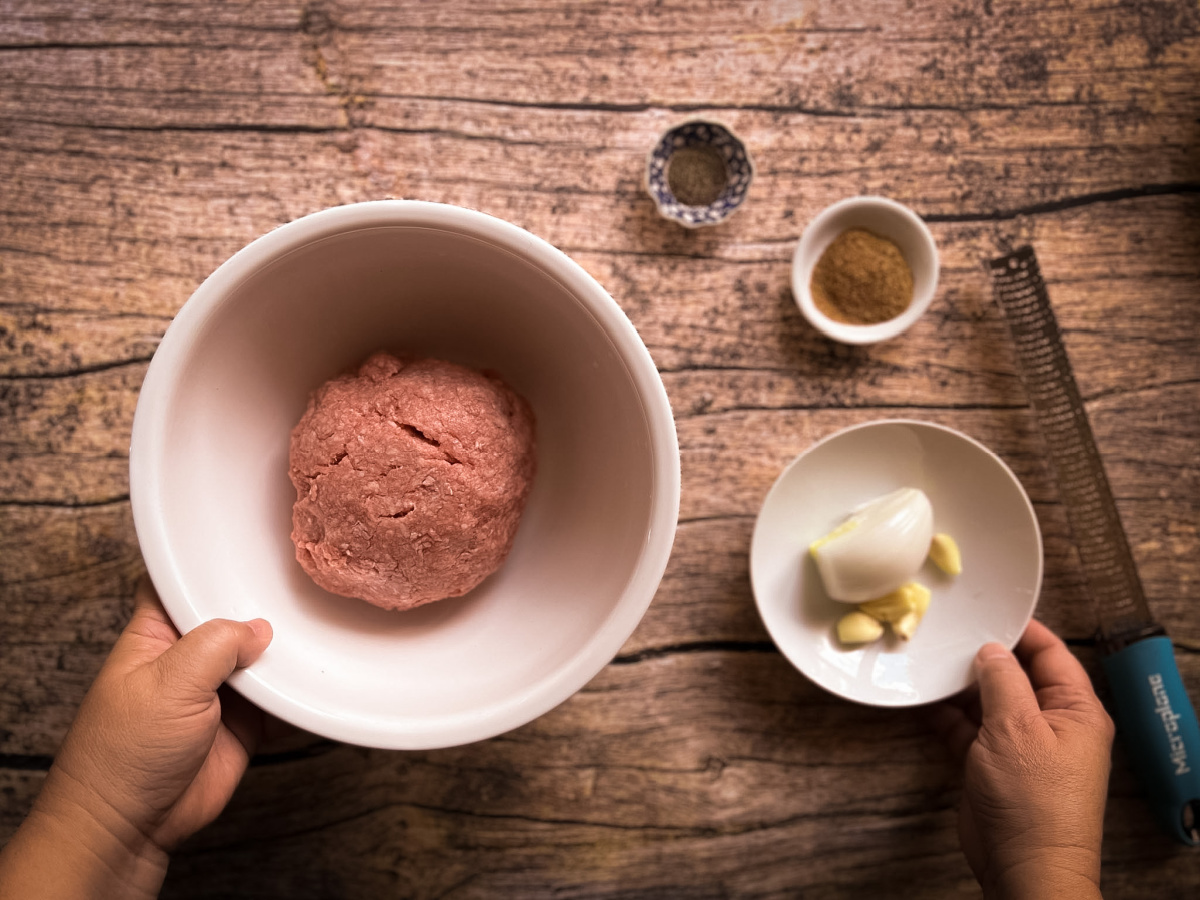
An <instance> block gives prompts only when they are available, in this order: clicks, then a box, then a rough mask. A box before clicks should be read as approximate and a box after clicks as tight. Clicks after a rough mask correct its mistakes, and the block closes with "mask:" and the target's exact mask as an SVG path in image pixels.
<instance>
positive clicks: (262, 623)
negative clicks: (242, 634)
mask: <svg viewBox="0 0 1200 900" xmlns="http://www.w3.org/2000/svg"><path fill="white" fill-rule="evenodd" d="M246 624H247V625H249V626H250V629H251V630H252V631H253V632H254V636H255V637H256V638H260V639H261V638H266V639H267V640H268V641H269V640H271V638H272V637H274V635H275V631H274V629H273V628H271V623H270V622H268V621H267V620H266V619H250V620H249V621H248V622H246Z"/></svg>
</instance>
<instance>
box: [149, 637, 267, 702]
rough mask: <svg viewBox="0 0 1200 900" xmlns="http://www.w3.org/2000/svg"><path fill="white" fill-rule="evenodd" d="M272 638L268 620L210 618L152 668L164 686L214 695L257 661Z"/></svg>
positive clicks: (172, 647) (166, 653) (168, 650)
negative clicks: (173, 686) (235, 672)
mask: <svg viewBox="0 0 1200 900" xmlns="http://www.w3.org/2000/svg"><path fill="white" fill-rule="evenodd" d="M272 636H273V632H272V631H271V624H270V623H269V622H267V620H266V619H251V620H250V621H249V622H234V621H231V620H230V619H211V620H210V621H208V622H204V623H203V624H201V625H198V626H196V627H195V628H193V629H192V630H191V631H189V632H188V633H187V634H185V635H184V636H183V637H181V638H180V639H179V640H178V641H176V642H175V643H174V644H173V645H172V646H171V647H170V648H168V649H167V650H166V651H164V652H163V654H162V655H161V656H159V657H158V659H156V660H155V661H154V663H153V665H154V667H155V669H156V670H157V674H158V676H159V678H160V679H161V680H162V682H163V683H166V684H176V685H179V686H180V687H183V688H186V689H191V690H194V691H197V692H198V693H213V692H214V691H216V689H217V688H219V687H220V686H221V685H222V684H224V683H225V680H226V679H227V678H228V677H229V676H230V675H232V674H233V672H234V670H235V669H241V668H244V667H245V666H248V665H250V663H252V662H254V661H255V660H256V659H258V657H259V656H261V655H262V652H263V651H264V650H266V649H267V645H268V644H269V643H271V637H272Z"/></svg>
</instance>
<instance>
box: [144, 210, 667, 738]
mask: <svg viewBox="0 0 1200 900" xmlns="http://www.w3.org/2000/svg"><path fill="white" fill-rule="evenodd" d="M378 349H388V350H392V351H401V352H411V353H417V354H421V355H429V356H436V357H440V358H443V359H449V360H451V361H454V362H459V363H463V364H466V365H470V366H475V367H478V368H484V369H493V370H496V371H498V372H499V373H501V375H502V376H503V377H504V378H505V380H507V381H508V382H509V384H511V385H512V386H513V387H514V388H515V389H516V390H517V391H519V392H520V393H521V394H523V395H524V396H525V398H526V399H527V400H528V401H529V403H530V404H531V405H532V407H533V410H534V413H535V414H536V416H537V442H538V446H537V449H538V473H537V478H536V481H535V483H534V487H533V491H532V493H531V495H530V498H529V503H528V506H527V507H526V511H525V514H524V517H523V519H522V521H521V526H520V530H519V532H518V535H517V539H516V544H515V546H514V547H513V550H512V553H511V555H510V556H509V558H508V560H507V561H506V563H505V564H504V566H503V567H502V568H501V570H500V571H499V572H497V573H496V574H495V575H493V576H492V577H490V578H489V579H487V580H486V581H485V582H484V583H483V584H482V585H481V586H480V587H478V588H477V589H476V590H474V591H472V592H471V593H470V594H468V595H466V596H465V597H461V598H457V599H451V600H444V601H441V602H439V603H434V604H431V605H429V606H426V607H421V608H419V609H416V610H412V611H409V612H402V613H395V612H386V611H384V610H381V609H377V608H375V607H373V606H369V605H368V604H366V603H363V602H361V601H359V600H352V599H346V598H343V597H337V596H334V595H332V594H328V593H326V592H325V591H323V590H321V589H320V588H318V587H317V586H316V585H315V584H314V583H313V582H312V581H311V580H310V579H309V577H308V576H307V575H306V574H305V573H304V571H303V570H302V569H301V568H300V566H299V565H298V564H297V562H296V560H295V554H294V549H293V546H292V542H291V539H290V532H291V509H292V503H293V501H294V499H295V491H294V489H293V488H292V485H291V483H290V482H289V480H288V474H287V468H288V466H287V454H288V437H289V432H290V431H291V429H292V427H293V425H295V423H296V422H297V420H298V419H299V418H300V415H301V413H302V412H303V411H304V407H305V402H306V399H307V397H308V395H309V392H310V391H312V390H313V389H314V388H315V387H317V386H318V385H320V384H321V383H322V382H324V381H325V380H327V379H328V378H330V377H331V376H333V375H335V374H337V373H339V372H341V371H343V370H345V369H347V368H348V367H350V366H353V365H355V364H356V363H358V362H359V361H360V360H362V359H363V358H364V357H366V356H367V355H369V354H370V353H371V352H373V351H375V350H378ZM130 470H131V472H130V475H131V493H132V500H133V513H134V520H135V523H136V526H137V532H138V539H139V541H140V542H141V547H142V552H143V554H144V556H145V560H146V565H147V567H148V568H149V571H150V575H151V577H152V579H153V581H154V583H155V585H156V586H157V588H158V591H159V593H160V595H161V596H162V600H163V604H164V605H165V607H166V609H167V611H168V613H169V614H170V616H171V618H172V619H173V620H174V622H175V624H176V625H177V626H178V627H179V629H180V630H181V631H188V630H190V629H192V628H194V627H195V626H196V625H198V624H199V623H200V622H202V621H204V620H206V619H210V618H214V617H227V618H232V619H249V618H252V617H256V616H261V617H264V618H266V619H268V620H269V621H270V622H271V624H272V626H274V629H275V638H274V641H273V642H272V644H271V646H270V647H269V648H268V649H267V651H266V653H265V654H264V655H263V656H262V658H261V659H259V660H258V661H257V662H256V663H254V665H252V666H251V667H249V668H248V669H246V670H244V671H241V672H239V673H237V674H235V675H234V676H233V678H232V679H231V684H232V685H233V686H234V687H235V688H237V689H238V690H239V691H240V692H241V693H243V694H244V695H245V696H247V697H248V698H249V699H250V700H252V701H253V702H255V703H257V704H258V705H259V706H261V707H262V708H263V709H265V710H267V711H268V712H270V713H273V714H275V715H276V716H279V717H280V718H282V719H285V720H287V721H290V722H292V723H294V724H296V725H298V726H300V727H302V728H305V729H308V730H310V731H313V732H316V733H318V734H323V735H326V736H328V737H331V738H335V739H338V740H344V741H349V742H353V743H357V744H364V745H368V746H375V747H384V748H407V749H418V748H431V747H444V746H451V745H456V744H462V743H467V742H470V741H475V740H479V739H482V738H486V737H490V736H492V735H496V734H499V733H501V732H504V731H507V730H509V729H512V728H515V727H517V726H519V725H522V724H524V723H526V722H529V721H530V720H532V719H534V718H535V717H537V716H539V715H541V714H542V713H544V712H546V711H547V710H549V709H551V708H553V707H554V706H556V705H557V704H559V703H561V702H562V701H564V700H566V699H567V698H568V697H570V696H571V694H573V693H574V692H575V691H577V690H578V689H579V688H580V687H582V686H583V685H584V684H585V683H586V682H587V681H588V680H589V679H591V678H592V677H593V676H594V675H595V674H596V673H597V672H598V671H599V670H600V669H602V668H603V667H604V666H605V665H606V664H607V663H608V662H609V660H610V659H611V658H612V657H613V656H614V655H615V654H616V652H617V651H618V650H619V649H620V647H621V645H622V643H624V641H625V640H626V638H628V636H629V635H630V633H631V632H632V631H633V629H634V627H635V626H636V625H637V623H638V622H639V621H640V619H641V617H642V614H643V613H644V612H645V610H646V608H647V606H648V605H649V604H650V601H651V599H652V598H653V596H654V593H655V591H656V589H657V587H658V583H659V581H660V579H661V577H662V573H663V570H664V568H665V567H666V563H667V557H668V555H669V553H670V549H671V543H672V540H673V538H674V534H675V523H676V518H677V516H678V511H679V448H678V443H677V440H676V436H675V427H674V423H673V420H672V416H671V409H670V406H669V403H668V401H667V396H666V392H665V391H664V389H663V385H662V382H661V380H660V379H659V377H658V373H657V371H656V370H655V367H654V363H653V361H652V360H651V359H650V355H649V353H648V352H647V350H646V348H645V346H644V345H643V344H642V342H641V340H640V339H639V337H638V335H637V332H636V331H635V330H634V328H633V326H632V324H630V322H629V320H628V319H627V318H626V317H625V315H624V314H623V313H622V311H621V309H620V308H619V307H618V306H617V304H616V303H615V302H614V301H613V299H612V298H611V297H610V296H609V295H608V294H607V293H606V292H605V291H604V289H603V288H602V287H601V286H600V285H599V284H598V283H597V282H596V281H595V280H594V279H592V278H591V277H590V276H589V275H588V274H587V273H586V272H584V270H583V269H582V268H580V267H579V266H578V265H577V264H576V263H574V262H573V261H571V260H570V259H569V258H567V257H566V256H565V255H564V254H562V253H561V252H559V251H558V250H556V249H555V248H554V247H552V246H550V245H549V244H548V243H546V242H545V241H543V240H541V239H539V238H537V237H534V236H533V235H531V234H529V233H528V232H526V231H523V230H522V229H520V228H518V227H516V226H514V225H510V224H508V223H506V222H503V221H500V220H499V219H495V218H492V217H491V216H487V215H483V214H482V213H478V212H472V211H469V210H465V209H459V208H457V207H452V206H444V205H441V204H434V203H419V202H411V201H379V202H372V203H361V204H355V205H351V206H344V207H339V208H334V209H328V210H325V211H323V212H319V213H316V214H314V215H311V216H307V217H305V218H303V219H299V220H297V221H295V222H292V223H290V224H288V225H284V226H283V227H281V228H279V229H278V230H276V231H273V232H271V233H270V234H267V235H265V236H264V237H261V238H259V239H258V240H256V241H254V242H253V243H252V244H250V245H249V246H247V247H246V248H245V249H243V250H241V251H240V252H239V253H237V254H236V255H235V256H233V257H232V258H231V259H230V260H229V261H228V262H226V263H225V264H224V265H222V266H221V267H220V268H219V269H217V271H216V272H214V273H213V274H212V275H211V276H210V277H209V278H208V279H207V280H206V281H205V282H204V284H202V285H201V286H200V288H199V289H198V290H197V291H196V293H195V294H193V295H192V297H191V299H189V300H188V302H187V303H186V304H185V305H184V307H183V309H182V310H181V311H180V313H179V315H178V316H177V317H176V318H175V321H174V322H173V323H172V325H171V326H170V328H169V329H168V330H167V333H166V336H165V337H164V338H163V341H162V344H161V346H160V347H159V348H158V352H157V353H156V354H155V356H154V360H153V362H152V363H151V365H150V369H149V372H148V373H147V375H146V380H145V383H144V385H143V387H142V393H141V396H140V398H139V401H138V407H137V413H136V416H135V418H134V427H133V444H132V448H131V451H130Z"/></svg>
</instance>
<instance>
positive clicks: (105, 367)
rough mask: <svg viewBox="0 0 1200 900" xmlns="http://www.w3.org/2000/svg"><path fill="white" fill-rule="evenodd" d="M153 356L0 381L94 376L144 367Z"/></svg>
mask: <svg viewBox="0 0 1200 900" xmlns="http://www.w3.org/2000/svg"><path fill="white" fill-rule="evenodd" d="M153 358H154V356H153V354H151V355H150V356H133V357H130V358H129V359H115V360H112V361H111V362H102V363H95V364H94V365H90V366H80V367H79V368H77V369H65V370H63V371H59V372H17V373H0V381H53V380H56V379H62V378H78V377H79V376H80V375H95V374H96V373H97V372H109V371H111V370H113V369H123V368H126V367H128V366H141V365H146V364H147V363H149V362H150V360H151V359H153Z"/></svg>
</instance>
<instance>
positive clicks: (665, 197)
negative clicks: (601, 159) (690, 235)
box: [646, 119, 754, 228]
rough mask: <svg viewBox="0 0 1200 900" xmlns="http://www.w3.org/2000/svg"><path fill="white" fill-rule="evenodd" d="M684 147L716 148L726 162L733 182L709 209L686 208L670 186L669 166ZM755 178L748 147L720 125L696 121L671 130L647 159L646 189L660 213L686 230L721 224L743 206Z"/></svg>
mask: <svg viewBox="0 0 1200 900" xmlns="http://www.w3.org/2000/svg"><path fill="white" fill-rule="evenodd" d="M684 147H712V148H713V149H714V150H716V151H717V152H718V153H720V154H721V157H722V158H723V159H724V160H725V169H726V171H727V172H728V176H729V180H728V182H727V183H726V185H725V189H724V190H723V191H721V194H720V196H719V197H717V199H716V200H714V201H713V202H712V203H710V204H708V205H707V206H685V205H684V204H682V203H680V202H679V201H678V200H676V199H675V195H674V194H673V193H671V188H670V186H669V185H668V184H667V167H668V166H669V165H670V163H671V157H672V156H673V155H674V154H675V151H677V150H680V149H682V148H684ZM753 178H754V165H753V164H752V163H751V162H750V154H749V153H747V152H746V146H745V145H744V144H743V143H742V142H741V141H740V140H738V138H737V136H736V135H734V133H733V132H732V131H730V130H729V129H728V128H726V127H725V126H724V125H722V124H720V123H719V122H707V121H704V120H699V119H697V120H693V121H690V122H684V123H683V124H682V125H676V126H675V127H674V128H672V129H670V130H669V131H667V132H666V133H665V134H663V136H662V137H661V138H659V139H658V143H657V144H655V146H654V149H653V150H651V151H650V156H649V158H648V159H647V160H646V190H648V191H649V192H650V196H651V197H653V198H654V203H655V205H656V206H657V207H658V211H659V213H661V214H662V215H663V216H665V217H666V218H668V219H671V220H672V221H674V222H678V223H679V224H680V225H683V226H684V227H686V228H699V227H701V226H703V225H719V224H720V223H721V222H724V221H725V220H726V219H727V218H729V217H730V216H731V215H732V214H733V213H734V212H735V211H736V210H737V209H738V207H740V206H741V205H742V203H743V202H744V201H745V199H746V194H747V193H749V191H750V182H751V180H752V179H753Z"/></svg>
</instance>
